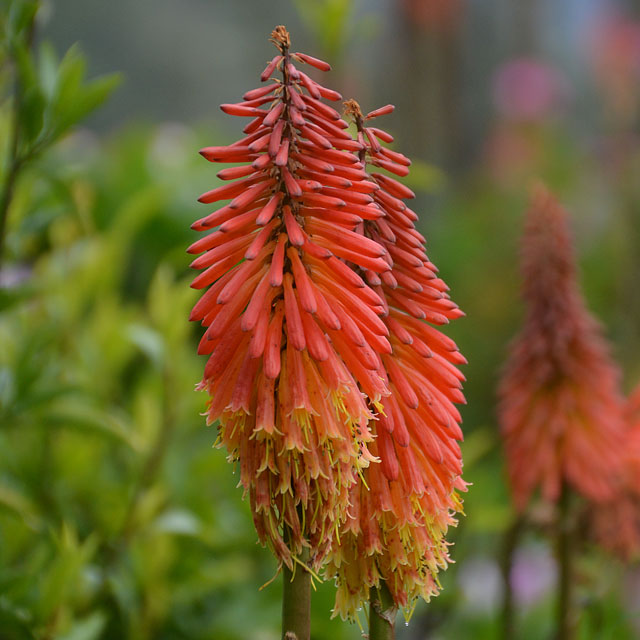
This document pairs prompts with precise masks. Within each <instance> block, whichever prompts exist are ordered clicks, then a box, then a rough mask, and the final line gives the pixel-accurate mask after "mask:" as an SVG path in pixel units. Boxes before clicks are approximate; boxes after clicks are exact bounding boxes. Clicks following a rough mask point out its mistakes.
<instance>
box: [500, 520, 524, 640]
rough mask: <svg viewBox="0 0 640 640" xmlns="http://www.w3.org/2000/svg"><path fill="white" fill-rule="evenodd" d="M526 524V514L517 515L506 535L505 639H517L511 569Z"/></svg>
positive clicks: (503, 601)
mask: <svg viewBox="0 0 640 640" xmlns="http://www.w3.org/2000/svg"><path fill="white" fill-rule="evenodd" d="M523 525H524V516H521V515H519V516H516V518H515V519H514V521H513V523H512V524H511V526H510V527H509V529H508V530H507V532H506V534H505V536H504V543H503V549H502V554H503V555H502V583H503V589H504V592H503V599H502V638H503V640H515V638H516V633H515V610H514V602H513V589H512V586H511V571H512V569H513V556H514V553H515V550H516V549H517V547H518V541H519V540H520V535H521V533H522V528H523Z"/></svg>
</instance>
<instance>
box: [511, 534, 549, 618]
mask: <svg viewBox="0 0 640 640" xmlns="http://www.w3.org/2000/svg"><path fill="white" fill-rule="evenodd" d="M556 573H557V569H556V564H555V561H554V559H553V556H552V555H551V553H550V552H549V549H548V548H547V547H545V546H540V545H535V546H527V547H524V548H521V549H518V551H517V552H516V554H515V559H514V563H513V568H512V569H511V588H512V589H513V593H514V596H515V600H516V602H517V603H518V604H519V605H520V606H522V607H530V606H532V605H534V604H536V603H537V602H538V601H539V600H540V599H541V598H543V597H544V596H545V595H546V594H547V593H549V591H550V590H552V589H553V588H554V585H555V582H556Z"/></svg>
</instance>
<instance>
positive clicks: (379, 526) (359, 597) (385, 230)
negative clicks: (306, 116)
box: [329, 101, 466, 618]
mask: <svg viewBox="0 0 640 640" xmlns="http://www.w3.org/2000/svg"><path fill="white" fill-rule="evenodd" d="M346 107H347V111H348V113H350V114H351V115H352V116H353V118H354V120H355V122H356V125H357V128H358V143H359V144H360V145H361V147H362V149H361V150H360V151H359V152H358V153H359V159H360V162H361V163H362V164H364V165H365V166H367V165H372V168H373V171H371V173H370V175H369V179H370V180H371V181H372V182H373V183H374V184H375V185H376V190H375V191H374V192H373V193H372V194H371V197H372V198H373V201H374V203H375V204H377V205H378V207H379V208H380V210H381V211H382V212H383V216H382V217H379V218H377V219H375V220H361V221H359V222H358V224H357V225H356V227H355V229H356V231H357V232H358V233H360V234H361V235H362V237H363V242H364V241H365V239H369V240H373V241H374V242H377V243H379V244H381V245H382V246H384V247H385V248H386V249H387V252H388V256H389V257H388V258H387V260H388V263H389V266H390V267H391V269H390V270H389V271H386V272H384V273H382V274H377V273H374V272H373V271H371V270H365V271H364V272H363V277H364V278H365V279H367V280H368V282H369V283H370V284H371V285H372V286H373V287H374V289H375V291H376V292H377V293H378V295H379V296H380V298H381V299H382V300H384V304H385V309H386V311H387V313H386V315H385V317H384V321H385V324H386V325H387V327H388V328H389V333H390V343H391V349H390V350H386V351H383V352H382V355H381V367H380V375H381V376H383V377H384V378H385V379H386V380H387V381H388V384H389V388H390V390H391V395H389V396H387V397H385V398H383V399H382V400H381V410H380V413H379V415H378V416H377V419H376V420H374V421H372V422H371V423H370V428H371V430H372V431H373V432H374V434H375V435H376V440H375V442H373V443H371V444H370V445H369V448H370V450H371V451H372V452H373V453H375V455H377V456H378V457H379V458H380V462H381V464H379V465H371V466H370V467H369V468H368V469H366V470H365V472H364V474H363V475H364V481H365V482H366V485H365V483H364V482H363V483H361V484H360V485H359V486H356V487H353V488H352V489H351V494H352V497H351V502H352V505H353V506H352V509H351V510H350V516H351V517H350V518H349V519H348V520H347V522H346V523H345V524H344V526H343V527H342V531H341V532H340V539H339V541H337V542H336V543H334V545H333V550H332V554H331V563H330V566H329V573H330V574H331V575H335V576H336V581H337V585H338V592H337V597H336V608H335V611H336V613H340V614H341V615H342V616H343V617H351V618H353V617H354V616H355V615H356V614H355V612H356V610H357V608H358V607H359V606H361V605H362V603H363V602H365V601H367V600H368V598H369V590H370V589H371V588H373V587H379V586H380V582H381V581H384V582H385V583H386V585H387V587H388V588H389V591H390V593H391V595H392V597H393V599H394V601H395V603H396V604H397V605H398V606H402V607H406V608H409V610H410V609H411V605H412V604H413V603H414V601H415V599H416V598H418V597H423V598H425V599H429V598H430V597H431V596H433V595H435V594H437V592H438V591H439V583H438V579H437V572H438V570H439V569H440V568H445V567H446V566H447V563H448V561H449V557H448V553H447V542H446V540H445V534H446V531H447V528H448V526H449V525H452V524H455V519H454V516H455V513H456V512H459V511H461V501H460V498H459V496H458V494H457V491H456V490H463V491H464V490H465V483H464V482H463V480H462V478H461V475H460V474H461V472H462V460H461V455H460V447H459V445H458V442H457V440H461V439H462V432H461V430H460V427H459V423H460V421H461V418H460V414H459V412H458V410H457V409H456V407H455V403H459V402H464V396H463V395H462V392H461V383H462V381H463V380H464V377H463V375H462V374H461V373H460V371H459V370H458V369H457V367H456V365H457V364H462V363H464V362H466V361H465V359H464V357H463V356H462V355H461V354H460V352H459V351H458V350H457V347H456V345H455V344H454V342H453V341H452V340H451V339H449V338H447V337H446V336H445V335H444V334H442V333H441V332H440V331H438V330H437V329H436V328H434V327H432V326H430V325H429V324H426V322H424V321H425V320H426V321H427V322H430V323H432V324H436V325H439V324H444V323H446V322H448V320H449V319H450V318H457V317H459V316H460V315H462V312H461V311H460V310H459V309H458V307H457V306H456V305H455V304H453V303H452V302H451V300H450V299H449V296H448V295H447V293H446V292H447V287H446V285H445V283H444V282H443V281H442V280H441V279H439V278H437V276H436V271H437V269H436V267H435V266H434V265H433V264H432V263H431V262H430V261H429V259H428V257H427V255H426V253H425V250H424V238H423V237H422V236H421V235H420V234H419V233H418V232H417V230H416V229H415V225H414V222H415V220H416V219H417V215H416V214H415V213H414V212H413V211H411V210H410V209H409V208H408V207H407V206H406V204H405V203H404V202H403V200H404V199H410V198H413V197H415V196H414V194H413V193H412V192H411V190H410V189H408V188H407V187H406V186H404V185H403V184H402V183H400V182H398V181H397V180H395V178H392V177H390V176H388V175H386V174H382V173H379V172H378V171H377V168H378V167H380V168H383V169H386V170H388V171H390V172H392V173H394V174H396V175H399V176H404V175H406V174H407V172H408V166H409V164H410V162H409V160H408V159H407V158H405V157H404V156H403V155H402V154H399V153H397V152H394V151H392V150H390V149H387V148H385V147H384V146H383V145H382V144H381V142H391V141H392V140H393V138H392V137H391V136H390V135H389V134H388V133H386V132H384V131H382V130H380V129H377V128H374V127H371V126H369V121H370V120H372V119H373V118H375V117H377V116H380V115H385V114H387V113H390V112H391V111H392V110H393V106H392V105H387V106H385V107H382V108H380V109H376V110H375V111H372V112H371V113H369V114H367V116H366V117H363V116H362V113H361V112H360V108H359V106H358V105H357V103H355V101H349V102H348V103H346Z"/></svg>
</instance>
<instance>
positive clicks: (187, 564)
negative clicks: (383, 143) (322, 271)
mask: <svg viewBox="0 0 640 640" xmlns="http://www.w3.org/2000/svg"><path fill="white" fill-rule="evenodd" d="M20 4H22V5H29V3H27V2H18V0H12V1H9V0H4V1H3V2H2V3H0V7H2V9H1V14H0V15H1V18H0V20H2V33H3V36H2V38H3V40H2V43H1V44H0V56H2V57H1V63H0V89H1V91H2V94H1V95H2V105H1V106H0V147H1V149H2V163H3V164H2V172H3V173H2V180H3V185H4V187H5V191H6V185H7V184H8V181H9V182H11V183H12V188H13V197H12V199H11V203H10V206H9V207H8V209H7V211H6V212H7V225H6V232H5V231H3V232H2V234H0V237H1V236H2V235H4V251H3V252H2V257H1V260H2V262H1V264H0V639H2V640H5V639H10V640H13V639H22V638H38V639H52V640H53V639H55V640H98V639H105V640H107V639H108V640H112V639H114V640H115V639H118V640H119V639H125V638H126V639H131V640H147V639H149V640H151V639H154V640H163V639H166V640H169V639H181V638H184V639H185V640H186V639H190V640H198V639H201V640H205V639H209V638H216V639H218V640H236V639H237V640H240V639H246V638H250V639H251V640H271V639H274V640H275V639H276V638H278V637H279V624H280V623H279V615H280V610H279V609H280V604H279V599H280V593H281V586H280V581H279V580H276V581H275V582H274V583H273V584H271V585H269V586H268V587H265V588H264V589H263V590H259V587H260V586H261V585H263V584H264V583H267V582H268V581H269V580H270V579H271V578H272V577H273V575H274V573H275V571H276V564H275V561H274V560H273V559H272V558H271V557H270V554H269V553H268V552H267V551H265V550H264V549H262V548H260V547H259V546H257V545H256V543H255V533H254V530H253V526H252V522H251V516H250V514H249V511H248V505H247V504H245V503H244V502H242V501H241V492H240V490H239V489H237V488H236V487H235V485H236V484H237V474H236V475H234V473H233V469H232V467H231V466H230V465H228V464H227V462H226V460H225V456H224V453H223V452H222V451H218V450H214V449H212V443H213V441H214V439H215V432H214V431H213V430H211V429H208V428H206V427H205V424H204V418H202V417H201V416H200V415H199V414H200V412H202V411H203V409H204V405H205V398H204V396H203V395H202V394H198V393H195V392H194V385H195V384H196V383H197V382H198V381H199V380H200V376H201V373H202V368H203V366H204V360H203V359H201V358H199V357H197V356H196V355H195V350H196V344H197V337H198V328H197V327H194V326H190V325H189V324H188V322H187V320H186V319H187V316H188V313H189V310H190V308H191V306H192V305H193V303H194V301H195V299H196V293H195V292H194V291H192V290H190V289H189V282H190V280H191V277H192V274H190V273H189V270H188V268H187V265H188V262H189V260H188V257H187V255H186V254H185V249H186V247H187V246H188V245H189V244H190V243H191V242H192V241H193V239H194V237H195V233H194V232H192V231H190V229H189V225H190V224H191V222H192V221H193V220H195V219H196V218H198V217H200V216H201V215H202V210H201V209H200V208H199V206H198V204H197V203H196V198H197V196H198V195H199V194H200V193H202V192H203V191H205V190H207V189H210V188H212V187H213V186H215V185H216V182H217V180H216V178H215V172H216V171H217V169H216V168H215V167H213V166H212V165H209V164H208V163H206V162H205V161H204V160H203V159H202V158H201V157H200V156H199V155H198V154H197V150H198V149H199V148H201V147H203V146H206V145H222V144H228V143H230V142H232V141H234V140H235V139H237V138H238V137H240V127H241V126H242V125H241V124H239V123H240V121H239V120H238V119H235V118H230V117H227V116H224V114H222V113H221V112H220V111H219V109H218V105H219V104H220V103H222V102H234V101H238V100H240V98H241V95H242V93H244V92H245V91H247V90H248V89H251V88H253V87H255V86H258V85H259V84H260V83H259V80H258V75H259V73H260V72H261V71H262V69H263V68H264V65H265V62H266V61H267V60H269V59H270V58H271V57H272V55H273V52H272V45H270V44H269V43H268V36H269V34H270V32H271V29H272V28H273V27H274V26H275V25H277V24H285V25H287V27H288V28H289V30H290V31H291V34H292V39H293V50H300V51H304V52H306V53H309V54H311V55H315V56H318V57H321V58H324V59H326V60H328V61H330V62H331V64H332V65H333V71H331V72H330V73H328V74H326V76H325V84H326V85H327V86H329V87H331V88H334V89H337V90H339V91H341V92H342V94H343V96H344V97H345V98H348V97H356V98H357V99H358V101H359V102H360V103H361V104H362V106H363V108H364V109H365V110H370V109H373V108H375V107H379V106H382V105H383V104H386V103H389V102H391V103H394V104H395V105H396V107H397V109H396V111H395V112H394V113H393V114H392V115H391V116H387V117H386V118H385V119H384V122H382V121H381V122H380V124H381V126H383V127H384V128H385V129H387V130H389V131H390V132H391V133H393V134H394V135H395V136H396V143H395V148H397V149H398V150H400V151H402V152H404V153H405V154H407V155H409V156H411V157H412V158H413V160H414V164H413V167H412V173H411V175H410V176H409V178H407V179H406V183H407V184H408V185H409V186H411V187H412V188H413V189H414V190H416V192H417V194H418V200H417V202H416V206H415V207H414V208H415V209H416V210H417V211H418V212H420V216H421V219H420V223H419V224H420V230H421V231H422V232H423V234H424V235H425V236H426V237H427V241H428V253H429V256H430V258H431V260H432V261H433V262H435V263H436V264H437V265H438V267H439V268H440V272H441V275H442V277H443V278H444V280H445V281H446V282H447V283H448V284H449V286H450V287H451V294H452V297H453V299H454V300H455V301H456V302H457V303H458V304H459V305H460V306H461V307H462V309H463V310H464V311H465V312H466V313H467V317H466V318H464V319H461V320H459V321H456V322H454V323H453V325H452V326H451V327H450V328H447V332H448V334H449V335H451V336H452V337H453V338H454V339H455V340H456V341H457V342H458V344H459V347H460V349H461V351H462V352H463V353H464V354H465V355H466V357H467V358H468V360H469V362H470V364H469V365H468V366H466V367H465V373H466V375H467V378H468V380H467V383H466V387H465V392H466V395H467V398H468V406H466V407H464V408H463V417H464V424H463V427H464V429H465V434H466V435H465V438H466V439H465V442H464V444H463V451H464V456H465V478H466V480H467V481H469V482H471V483H472V485H473V486H472V487H471V488H470V492H469V494H468V495H467V498H466V509H465V510H466V514H467V515H466V517H465V518H464V519H462V521H461V523H460V525H459V527H458V528H457V529H456V530H454V531H452V532H451V540H452V541H453V542H454V543H455V546H454V547H453V549H452V555H453V558H454V560H455V562H456V564H455V565H453V566H452V567H451V568H450V569H449V570H448V571H447V572H446V573H445V574H443V576H442V582H443V586H444V590H443V593H442V595H441V596H440V597H438V598H437V599H434V600H433V601H432V602H431V603H430V604H429V605H426V604H424V603H420V604H419V605H418V607H417V609H416V611H415V613H414V615H413V617H412V618H411V620H410V622H409V624H408V625H407V626H405V625H404V624H403V623H402V622H399V627H400V628H399V632H398V634H399V637H400V638H404V639H409V638H411V639H430V640H449V639H460V638H463V639H466V638H482V639H484V638H487V639H491V638H498V637H500V634H499V628H500V616H501V606H502V605H501V601H502V579H501V558H502V557H503V554H504V537H505V531H506V530H507V529H508V527H509V526H510V523H511V521H512V518H513V513H512V510H511V506H510V502H509V496H508V489H507V487H506V484H505V475H504V471H503V460H502V453H501V447H500V440H499V434H498V429H497V426H496V417H495V387H496V380H497V377H498V375H499V371H500V366H501V363H502V362H503V360H504V356H505V352H506V347H507V345H508V343H509V340H510V338H511V337H512V336H513V335H514V334H515V333H516V331H517V329H518V324H519V320H520V318H521V316H522V307H521V303H520V298H519V273H518V269H517V255H518V242H519V240H518V239H519V234H520V231H521V225H522V216H523V212H524V209H525V207H526V202H527V198H528V194H529V189H530V186H531V183H532V181H533V180H534V179H535V178H541V179H543V180H544V181H546V182H547V184H548V185H549V186H550V187H551V188H552V189H553V190H555V191H556V192H557V194H558V195H559V197H560V199H561V200H562V201H563V202H564V203H565V204H566V205H567V207H568V208H569V210H570V211H571V213H572V221H573V228H574V235H575V238H576V243H577V251H578V254H579V259H580V266H581V279H582V284H583V288H584V292H585V295H586V298H587V301H588V304H589V307H590V308H591V310H592V311H593V312H594V313H595V314H596V315H597V316H598V317H599V318H600V319H601V321H602V322H603V324H604V325H605V329H606V334H607V336H608V338H609V339H610V341H611V344H612V351H613V354H614V356H615V358H616V360H617V361H618V363H619V364H620V366H621V368H622V372H623V386H624V391H625V392H627V391H628V390H629V389H630V388H631V387H632V386H634V385H635V384H636V383H637V382H638V381H639V380H640V330H639V327H640V295H638V291H639V287H640V179H638V175H640V146H639V145H638V133H639V131H640V127H639V125H640V117H639V116H640V113H639V107H640V2H638V1H637V0H626V1H625V0H563V2H557V1H554V0H519V1H518V2H513V1H512V0H368V1H366V2H365V0H270V1H269V2H264V1H262V0H245V1H242V2H240V1H236V2H231V1H229V2H221V1H210V2H208V1H206V0H181V1H180V2H178V1H177V0H137V1H136V2H131V1H129V0H111V1H110V2H101V1H98V0H64V1H62V0H58V1H55V0H48V1H44V2H43V3H41V6H40V9H39V11H38V13H37V15H36V16H35V21H34V22H29V20H30V18H29V16H28V15H26V14H25V15H26V17H25V16H24V15H22V14H20V11H22V9H20V10H19V8H16V7H17V6H18V5H20ZM25 11H27V14H28V9H27V10H25ZM30 25H31V26H30ZM21 30H22V31H21ZM25 30H27V31H28V33H27V34H26V36H25V38H24V40H25V42H26V43H27V45H26V48H25V49H24V50H22V49H19V48H18V49H15V47H13V46H12V45H11V38H16V39H19V37H20V33H23V34H24V32H25ZM12 34H13V35H12ZM16 34H17V35H16ZM74 43H78V45H79V49H77V48H73V49H72V50H71V52H70V53H69V54H67V56H66V57H63V56H64V54H65V52H67V50H68V49H69V48H70V47H72V45H74ZM29 47H30V50H31V52H32V53H29ZM16 52H17V53H16ZM81 52H82V53H81ZM30 56H31V58H32V60H33V61H35V62H33V63H30V62H29V59H30ZM16 60H17V62H16ZM14 68H19V69H20V73H21V74H22V76H23V77H24V78H26V79H27V80H28V82H27V84H25V87H26V88H27V89H29V91H26V90H25V91H23V95H22V100H23V102H22V104H23V107H24V111H25V114H26V115H25V116H24V118H25V120H24V122H23V123H22V125H21V126H22V127H23V129H24V132H25V134H24V135H23V136H22V138H21V139H20V140H18V141H17V142H16V140H14V139H13V138H12V134H11V131H12V127H13V126H14V124H15V121H14V117H15V112H14V110H13V109H14V107H13V103H12V101H11V99H10V97H9V96H10V95H11V93H12V83H13V78H14V71H13V69H14ZM112 72H117V73H118V74H119V76H118V77H113V76H108V77H104V74H111V73H112ZM99 76H100V79H98V80H93V79H94V78H97V77H99ZM87 78H88V79H87ZM29 83H31V84H29ZM116 85H118V86H116ZM99 105H101V106H100V107H99V108H98V106H99ZM16 149H17V153H18V156H16V154H15V153H13V152H14V151H16ZM20 154H22V155H20ZM16 157H19V158H21V162H20V163H18V164H19V165H20V166H19V167H18V169H19V171H16V172H15V173H16V175H15V176H13V177H15V180H13V179H11V178H10V176H11V175H12V168H14V167H13V164H12V160H11V159H12V158H13V159H14V160H15V158H16ZM14 164H15V163H14ZM555 574H556V568H555V565H554V560H553V557H552V553H551V550H550V548H549V546H548V545H547V543H546V542H545V539H544V538H543V537H540V536H535V535H531V536H526V537H525V538H524V539H523V540H522V541H521V543H520V545H519V547H518V549H517V550H516V553H515V566H514V573H513V575H514V597H515V603H516V608H517V625H518V629H519V635H518V636H517V637H518V638H522V639H524V640H529V639H531V640H534V639H538V638H548V637H549V636H550V633H551V630H552V608H553V604H552V603H553V597H554V585H555ZM578 576H579V584H578V589H579V599H580V607H581V622H580V625H581V626H580V638H581V639H592V638H593V639H598V640H600V639H605V638H616V639H621V640H624V639H626V638H636V637H640V569H639V568H638V567H636V566H634V565H633V564H626V563H620V562H618V561H616V560H615V559H612V558H609V557H607V556H606V555H605V554H604V552H602V551H600V550H598V549H597V548H595V547H593V548H589V549H588V553H586V554H584V555H583V557H582V558H581V560H580V564H579V566H578ZM332 602H333V587H332V585H331V584H329V583H327V584H323V585H321V586H320V587H319V589H318V592H317V593H316V594H315V596H314V603H313V611H314V614H313V637H314V638H317V639H324V638H332V639H335V640H341V639H346V638H357V637H359V636H360V630H359V629H358V627H357V626H355V625H349V624H347V623H343V622H342V621H340V620H330V619H329V615H330V611H331V607H332Z"/></svg>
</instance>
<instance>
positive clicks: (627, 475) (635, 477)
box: [589, 385, 640, 561]
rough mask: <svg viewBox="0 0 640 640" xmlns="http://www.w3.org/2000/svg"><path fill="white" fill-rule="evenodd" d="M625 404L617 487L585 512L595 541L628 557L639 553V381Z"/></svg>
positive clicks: (631, 557)
mask: <svg viewBox="0 0 640 640" xmlns="http://www.w3.org/2000/svg"><path fill="white" fill-rule="evenodd" d="M625 407H626V410H625V419H626V426H627V430H626V436H625V458H624V467H623V468H622V479H621V487H620V490H619V491H617V492H616V494H615V496H614V497H613V498H612V499H611V500H607V501H606V502H605V503H601V504H596V505H590V508H589V515H590V517H591V523H592V527H593V531H594V535H595V538H596V540H597V541H598V543H599V544H600V545H601V546H602V547H604V548H605V549H608V550H609V551H611V552H613V553H615V554H617V555H619V556H621V557H622V558H623V559H624V560H627V561H628V560H631V559H634V558H638V557H639V556H640V385H638V386H637V387H636V388H635V390H634V391H633V392H632V393H631V395H630V396H629V398H628V400H627V402H626V405H625Z"/></svg>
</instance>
